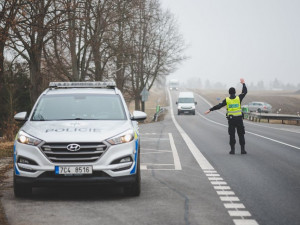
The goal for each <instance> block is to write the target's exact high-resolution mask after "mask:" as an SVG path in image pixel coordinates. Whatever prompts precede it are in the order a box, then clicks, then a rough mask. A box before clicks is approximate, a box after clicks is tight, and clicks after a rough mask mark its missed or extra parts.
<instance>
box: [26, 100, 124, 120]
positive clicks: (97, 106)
mask: <svg viewBox="0 0 300 225" xmlns="http://www.w3.org/2000/svg"><path fill="white" fill-rule="evenodd" d="M125 119H126V114H125V111H124V107H123V104H122V101H121V99H120V97H119V96H118V95H100V94H76V95H45V96H43V97H42V98H41V99H40V101H39V102H38V105H37V107H36V108H35V110H34V113H33V116H32V118H31V120H32V121H51V120H125Z"/></svg>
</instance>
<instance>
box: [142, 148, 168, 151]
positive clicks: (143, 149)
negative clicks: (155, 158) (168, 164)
mask: <svg viewBox="0 0 300 225" xmlns="http://www.w3.org/2000/svg"><path fill="white" fill-rule="evenodd" d="M141 150H142V151H162V152H164V151H169V152H170V150H163V149H153V148H141Z"/></svg>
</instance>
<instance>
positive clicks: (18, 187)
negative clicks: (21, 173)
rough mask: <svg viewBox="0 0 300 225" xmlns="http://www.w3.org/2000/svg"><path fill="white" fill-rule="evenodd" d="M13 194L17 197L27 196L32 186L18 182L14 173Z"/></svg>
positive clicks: (29, 194) (30, 192)
mask: <svg viewBox="0 0 300 225" xmlns="http://www.w3.org/2000/svg"><path fill="white" fill-rule="evenodd" d="M14 194H15V197H17V198H24V197H29V196H31V194H32V187H31V186H30V185H28V184H18V183H17V182H16V179H15V175H14Z"/></svg>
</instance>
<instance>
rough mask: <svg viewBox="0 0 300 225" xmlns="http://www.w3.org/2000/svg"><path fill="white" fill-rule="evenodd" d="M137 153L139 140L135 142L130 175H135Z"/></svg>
mask: <svg viewBox="0 0 300 225" xmlns="http://www.w3.org/2000/svg"><path fill="white" fill-rule="evenodd" d="M138 151H139V139H136V141H135V154H134V161H135V164H134V167H133V168H132V170H131V171H130V174H135V173H136V164H137V156H138Z"/></svg>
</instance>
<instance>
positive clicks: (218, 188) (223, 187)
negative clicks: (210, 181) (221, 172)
mask: <svg viewBox="0 0 300 225" xmlns="http://www.w3.org/2000/svg"><path fill="white" fill-rule="evenodd" d="M214 189H215V190H230V187H229V186H214Z"/></svg>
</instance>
